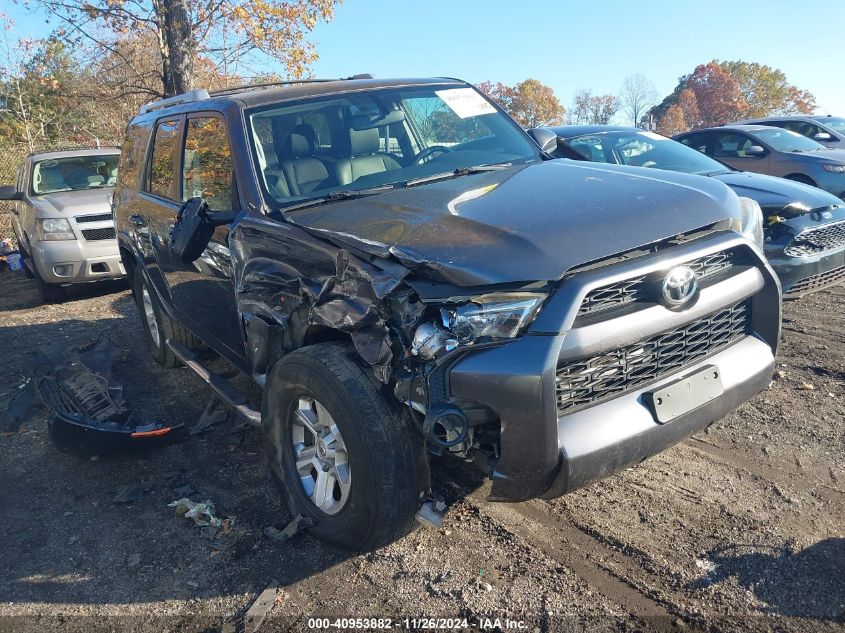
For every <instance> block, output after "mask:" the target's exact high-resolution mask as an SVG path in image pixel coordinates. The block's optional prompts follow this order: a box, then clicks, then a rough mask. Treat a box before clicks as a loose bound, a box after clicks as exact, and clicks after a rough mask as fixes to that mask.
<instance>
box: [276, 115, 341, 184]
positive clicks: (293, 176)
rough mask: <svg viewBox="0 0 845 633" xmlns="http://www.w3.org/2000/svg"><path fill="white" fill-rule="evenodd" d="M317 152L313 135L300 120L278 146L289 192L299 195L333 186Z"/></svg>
mask: <svg viewBox="0 0 845 633" xmlns="http://www.w3.org/2000/svg"><path fill="white" fill-rule="evenodd" d="M316 153H317V135H316V134H315V133H314V128H312V127H311V126H310V125H306V124H304V123H301V124H299V125H297V126H296V127H295V128H293V130H291V133H290V135H289V136H288V137H287V139H286V140H285V142H284V144H283V145H282V151H281V157H282V160H281V161H279V165H280V167H281V168H282V172H283V173H284V175H285V180H287V184H288V189H289V190H290V193H291V195H293V196H301V195H305V194H308V193H311V192H312V191H315V190H317V189H326V188H328V187H331V186H332V185H334V178H332V177H330V175H329V170H328V169H327V168H326V165H325V164H324V163H323V161H321V160H320V159H319V158H316V156H315V154H316Z"/></svg>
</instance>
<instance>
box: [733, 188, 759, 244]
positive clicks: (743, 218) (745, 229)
mask: <svg viewBox="0 0 845 633" xmlns="http://www.w3.org/2000/svg"><path fill="white" fill-rule="evenodd" d="M739 210H740V215H739V220H737V219H733V220H731V228H732V229H733V230H734V231H736V232H737V233H741V234H742V236H743V237H744V238H745V239H747V240H748V241H749V242H751V243H752V244H754V246H756V247H757V250H759V251H760V252H761V253H762V252H763V210H762V209H761V208H760V205H759V204H757V201H756V200H752V199H751V198H743V197H740V199H739Z"/></svg>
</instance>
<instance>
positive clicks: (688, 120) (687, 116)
mask: <svg viewBox="0 0 845 633" xmlns="http://www.w3.org/2000/svg"><path fill="white" fill-rule="evenodd" d="M676 105H677V106H678V108H679V109H680V111H681V114H682V115H683V117H684V119H683V120H684V124H685V125H686V126H687V129H690V128H700V127H704V125H705V123H704V121H703V120H702V118H701V110H700V109H699V107H698V97H696V96H695V92H694V91H693V90H692V89H691V88H684V89H683V90H681V92H680V94H679V95H678V103H677V104H676ZM669 109H670V110H671V108H669ZM667 114H668V112H667Z"/></svg>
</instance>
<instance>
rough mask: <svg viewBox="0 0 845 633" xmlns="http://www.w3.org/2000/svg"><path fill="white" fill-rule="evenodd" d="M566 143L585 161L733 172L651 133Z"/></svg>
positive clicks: (609, 135) (603, 135) (595, 136)
mask: <svg viewBox="0 0 845 633" xmlns="http://www.w3.org/2000/svg"><path fill="white" fill-rule="evenodd" d="M567 143H568V144H569V146H570V147H571V148H572V149H574V150H575V151H576V152H578V153H579V154H581V155H582V156H583V157H584V158H586V159H588V160H591V161H594V162H599V163H611V164H613V165H633V166H635V167H654V168H656V169H666V170H668V171H680V172H684V173H687V174H698V175H703V174H708V175H711V174H718V173H726V172H729V171H730V169H728V168H727V167H725V166H724V165H723V164H722V163H720V162H718V161H715V160H713V159H712V158H710V157H708V156H705V155H704V154H702V153H701V152H698V151H696V150H694V149H692V148H691V147H687V146H686V145H682V144H681V143H678V142H677V141H673V140H672V139H668V138H666V137H665V136H660V135H659V134H654V133H652V132H637V131H634V130H625V131H619V132H601V133H599V134H585V135H584V136H576V137H574V138H571V139H569V140H568V141H567Z"/></svg>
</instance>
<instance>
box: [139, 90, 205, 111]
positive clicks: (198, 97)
mask: <svg viewBox="0 0 845 633" xmlns="http://www.w3.org/2000/svg"><path fill="white" fill-rule="evenodd" d="M208 98H209V94H208V90H205V89H200V90H191V91H190V92H186V93H183V94H180V95H176V96H175V97H168V98H167V99H161V100H159V101H151V102H150V103H147V104H145V105H143V106H141V114H146V113H147V112H153V111H154V110H162V109H163V108H169V107H170V106H174V105H179V104H181V103H191V102H193V101H203V100H204V99H208Z"/></svg>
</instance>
